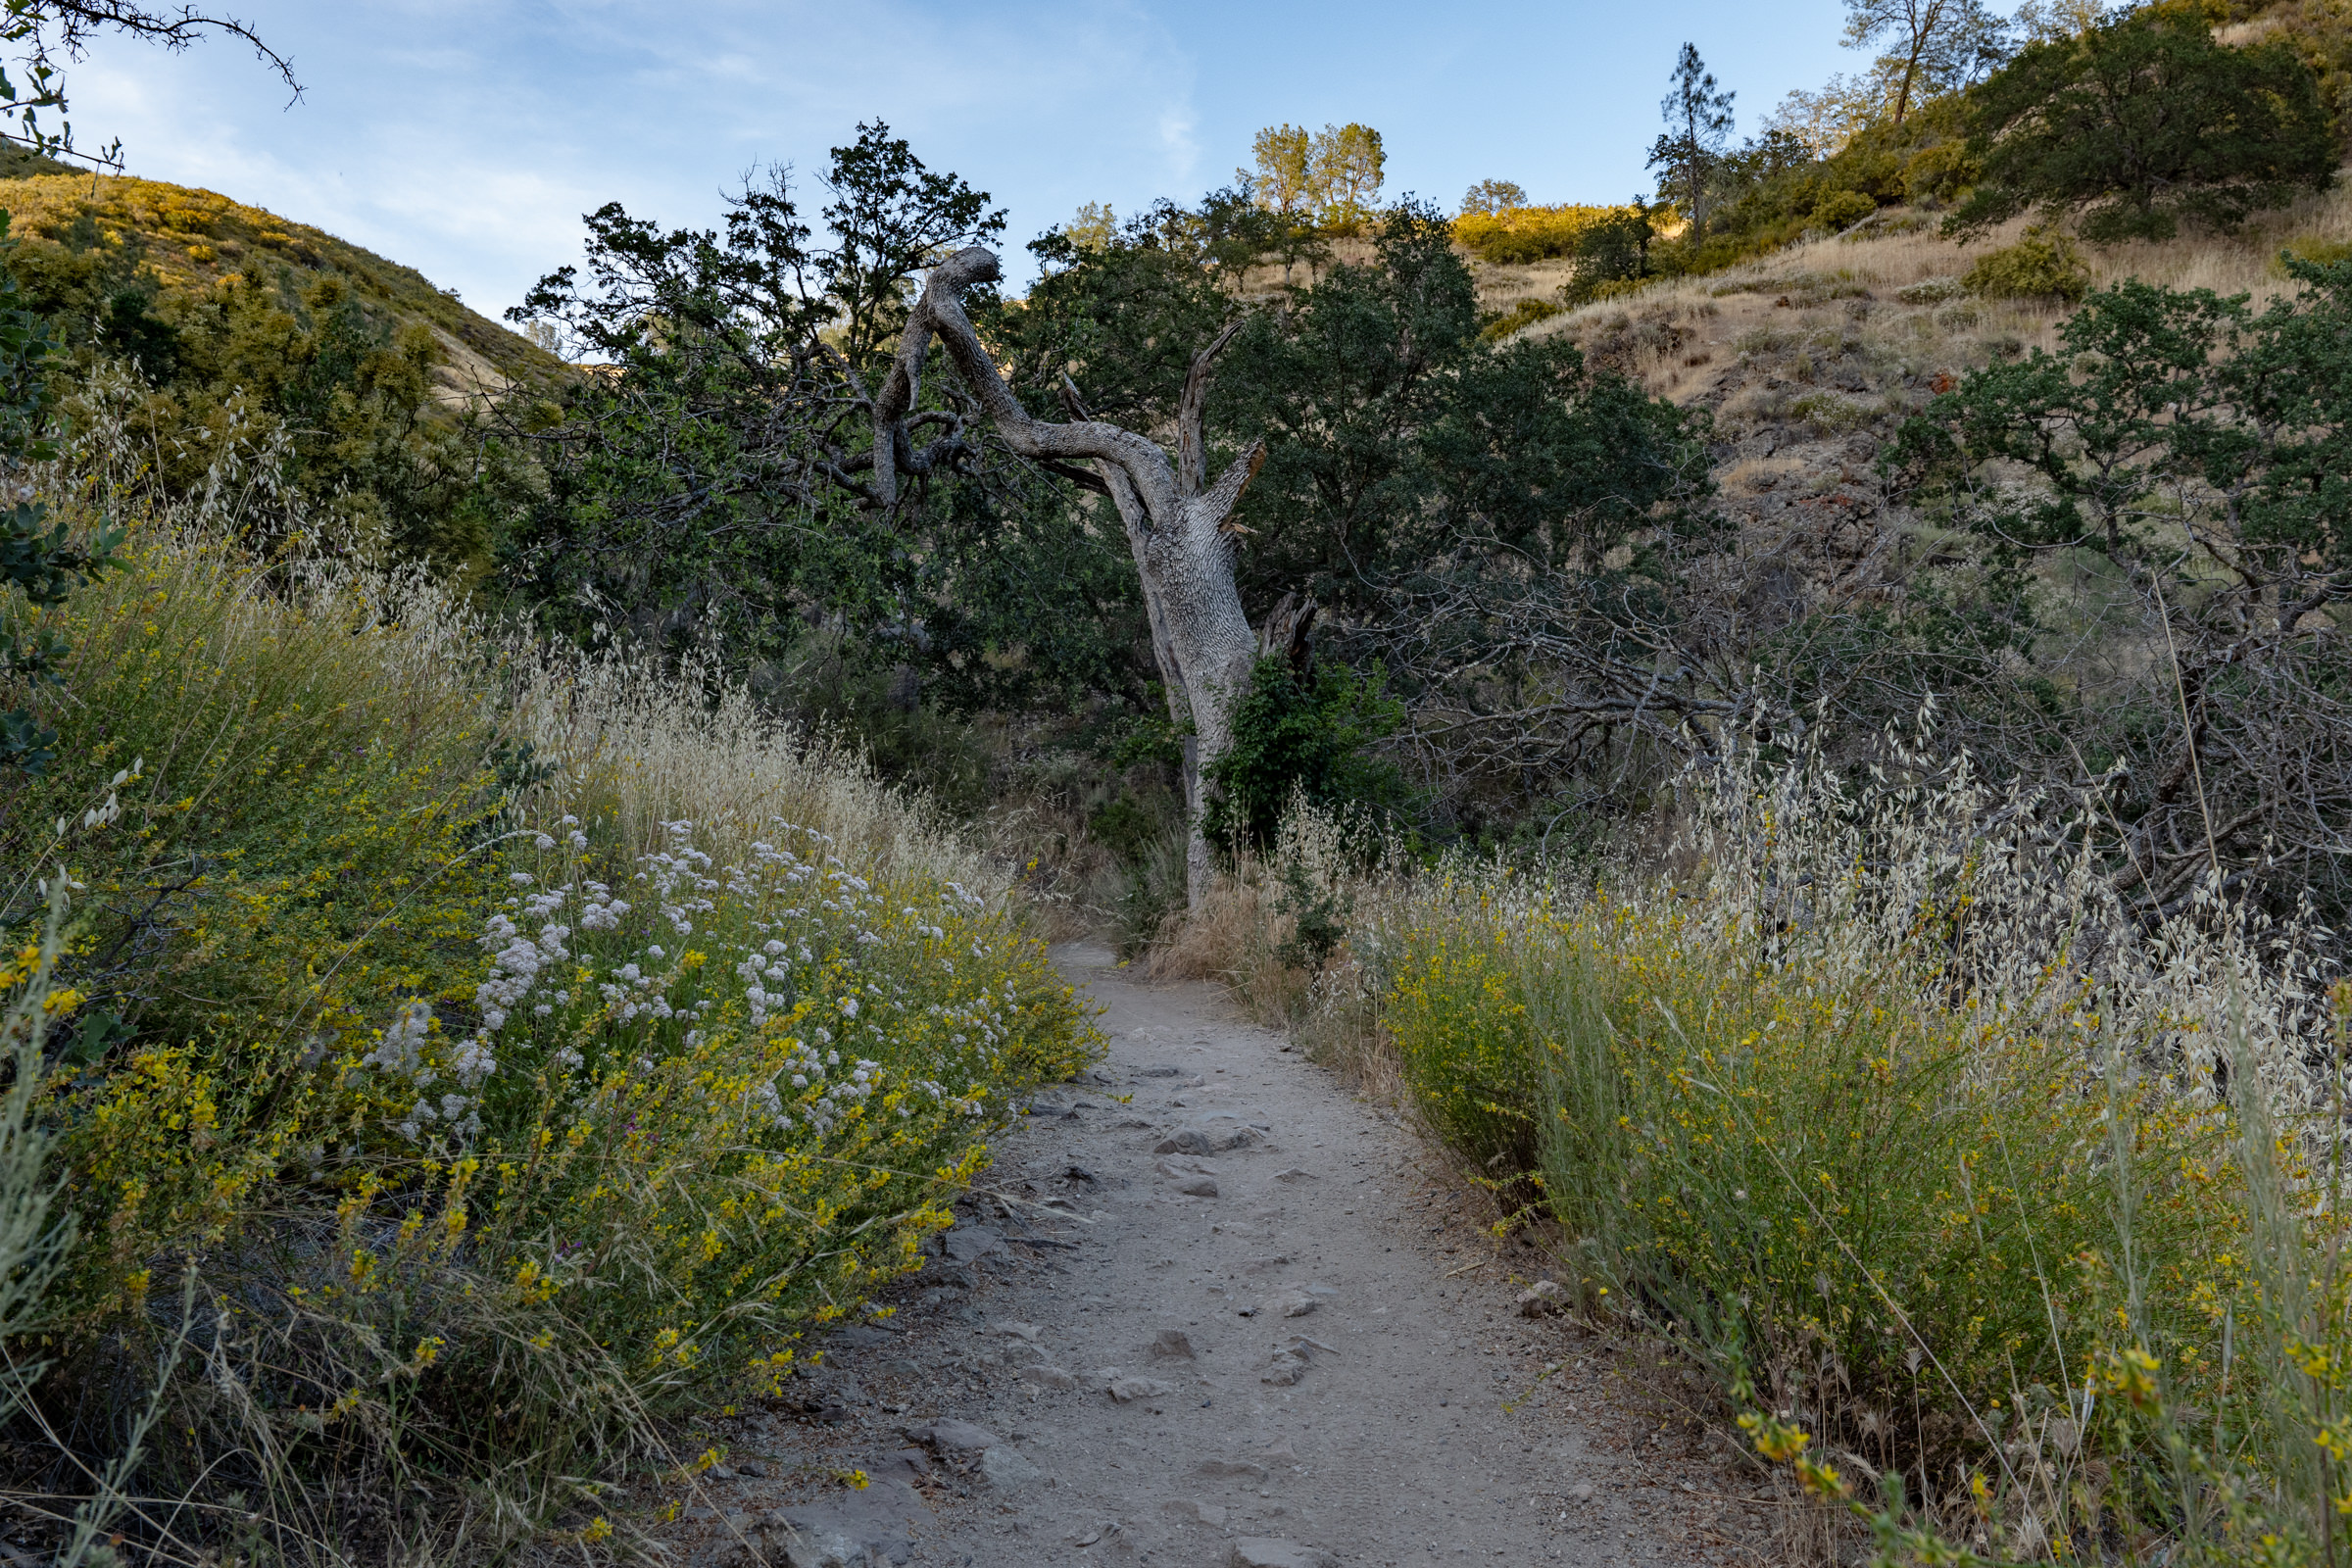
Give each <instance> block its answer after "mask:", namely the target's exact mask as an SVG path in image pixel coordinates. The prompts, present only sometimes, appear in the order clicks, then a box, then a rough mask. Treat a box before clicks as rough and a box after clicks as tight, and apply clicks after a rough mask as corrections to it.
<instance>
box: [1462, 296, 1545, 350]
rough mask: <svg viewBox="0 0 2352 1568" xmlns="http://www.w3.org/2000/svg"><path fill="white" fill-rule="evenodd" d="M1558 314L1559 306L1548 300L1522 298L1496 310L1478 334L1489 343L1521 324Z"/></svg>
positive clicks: (1524, 324)
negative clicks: (1508, 306)
mask: <svg viewBox="0 0 2352 1568" xmlns="http://www.w3.org/2000/svg"><path fill="white" fill-rule="evenodd" d="M1559 314H1560V307H1559V306H1557V305H1554V304H1552V303H1551V301H1549V300H1543V299H1533V298H1530V299H1524V300H1520V301H1519V302H1517V303H1516V304H1514V305H1513V306H1512V307H1511V308H1510V309H1509V310H1507V311H1498V312H1496V313H1495V319H1493V320H1491V321H1489V322H1488V323H1487V324H1486V325H1484V326H1482V327H1480V328H1479V329H1478V335H1479V336H1480V337H1483V338H1485V339H1486V340H1487V341H1488V342H1490V343H1495V342H1499V341H1501V340H1502V339H1503V338H1506V337H1509V336H1510V335H1511V334H1512V333H1513V332H1516V331H1518V330H1519V329H1520V328H1521V327H1523V326H1533V325H1535V324H1536V323H1537V322H1538V321H1543V320H1548V319H1551V318H1552V317H1555V316H1557V315H1559Z"/></svg>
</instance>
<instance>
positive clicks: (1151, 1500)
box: [668, 947, 1768, 1568]
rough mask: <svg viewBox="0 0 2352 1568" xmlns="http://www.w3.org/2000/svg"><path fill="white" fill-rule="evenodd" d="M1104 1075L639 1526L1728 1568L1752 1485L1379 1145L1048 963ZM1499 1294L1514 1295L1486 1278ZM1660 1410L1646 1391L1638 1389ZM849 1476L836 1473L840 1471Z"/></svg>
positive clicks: (895, 1541)
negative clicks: (1542, 1306) (1059, 974)
mask: <svg viewBox="0 0 2352 1568" xmlns="http://www.w3.org/2000/svg"><path fill="white" fill-rule="evenodd" d="M1058 956H1059V957H1060V960H1061V962H1062V965H1063V968H1064V971H1065V972H1066V973H1067V974H1068V975H1069V977H1070V979H1071V980H1072V981H1073V982H1074V983H1076V984H1079V985H1081V986H1083V987H1086V988H1088V989H1089V990H1091V992H1092V994H1093V996H1094V997H1095V999H1096V1000H1097V1001H1098V1002H1099V1003H1101V1004H1102V1005H1103V1006H1104V1008H1105V1012H1104V1016H1103V1028H1104V1031H1105V1033H1106V1034H1107V1035H1108V1036H1109V1038H1110V1055H1109V1058H1108V1060H1107V1061H1106V1062H1104V1063H1103V1066H1102V1067H1101V1068H1099V1069H1097V1070H1096V1072H1095V1073H1093V1074H1092V1075H1091V1077H1090V1079H1089V1080H1088V1081H1086V1082H1084V1083H1080V1084H1075V1085H1062V1086H1057V1087H1056V1088H1054V1089H1053V1090H1051V1091H1048V1092H1044V1093H1041V1094H1040V1095H1039V1096H1038V1097H1037V1100H1036V1103H1034V1105H1033V1106H1032V1108H1031V1115H1030V1117H1029V1118H1028V1119H1027V1121H1026V1122H1025V1123H1024V1125H1023V1126H1022V1127H1021V1129H1020V1130H1019V1131H1017V1132H1016V1133H1015V1134H1013V1135H1012V1136H1010V1137H1008V1138H1007V1139H1005V1142H1004V1143H1003V1145H1002V1146H1001V1147H1000V1149H999V1151H998V1157H997V1163H996V1166H995V1167H994V1169H993V1170H991V1171H990V1172H989V1174H988V1175H987V1176H986V1177H984V1178H983V1181H982V1185H981V1187H980V1189H979V1190H977V1191H976V1192H975V1193H974V1194H973V1195H972V1198H971V1200H970V1201H967V1202H966V1203H965V1204H963V1205H961V1208H962V1210H963V1211H964V1212H965V1213H966V1214H967V1215H968V1217H966V1218H965V1219H963V1220H962V1222H961V1223H959V1224H958V1225H957V1226H956V1228H955V1229H954V1230H952V1231H950V1232H948V1233H947V1234H946V1235H945V1236H944V1237H942V1238H940V1239H939V1246H940V1255H939V1256H938V1257H936V1258H935V1259H933V1261H932V1262H931V1263H930V1264H928V1265H927V1266H926V1267H925V1268H924V1269H923V1270H922V1271H920V1272H919V1273H918V1274H916V1275H914V1276H912V1277H911V1278H909V1279H907V1280H906V1281H904V1282H902V1284H901V1285H900V1286H899V1287H897V1288H896V1289H895V1290H894V1291H893V1292H892V1293H891V1294H890V1295H889V1296H888V1297H887V1298H886V1299H885V1303H884V1304H889V1305H893V1306H895V1307H896V1308H897V1310H896V1311H895V1312H893V1313H892V1314H891V1315H889V1316H888V1317H886V1318H878V1319H872V1320H868V1321H861V1322H858V1323H856V1324H854V1325H851V1326H849V1327H847V1328H845V1329H843V1330H841V1331H839V1332H837V1333H836V1334H835V1335H834V1336H833V1337H832V1338H831V1340H830V1341H829V1342H828V1343H827V1345H826V1347H825V1354H824V1357H823V1364H822V1365H821V1366H818V1367H813V1368H808V1369H805V1370H804V1372H803V1373H802V1374H801V1375H800V1376H799V1377H796V1378H795V1379H794V1380H792V1383H791V1386H790V1390H789V1392H788V1394H787V1396H786V1397H784V1398H782V1399H779V1400H776V1401H771V1403H770V1404H769V1405H768V1406H766V1407H765V1408H761V1409H756V1410H750V1411H745V1412H741V1413H740V1414H738V1415H737V1416H735V1417H733V1418H730V1419H728V1420H725V1421H721V1422H719V1423H717V1424H716V1425H715V1427H714V1428H713V1432H712V1435H713V1436H714V1438H715V1439H716V1441H717V1444H718V1446H720V1448H721V1449H722V1450H723V1452H724V1455H725V1457H724V1459H723V1461H722V1462H721V1463H719V1464H718V1465H716V1466H714V1467H713V1468H711V1470H710V1471H708V1472H706V1473H705V1475H704V1476H703V1477H701V1478H700V1480H699V1481H698V1483H697V1484H696V1486H695V1488H694V1492H693V1495H692V1496H691V1497H689V1498H688V1499H686V1500H687V1503H688V1505H687V1506H686V1507H685V1509H684V1513H683V1515H682V1517H681V1519H680V1520H679V1522H678V1523H677V1525H675V1526H673V1527H672V1535H671V1538H670V1540H669V1543H668V1544H669V1545H670V1546H671V1547H672V1549H673V1550H674V1551H676V1553H677V1554H678V1555H677V1560H680V1561H682V1562H685V1563H692V1564H708V1565H710V1568H734V1565H737V1564H744V1565H749V1564H758V1563H764V1564H774V1565H785V1564H789V1565H791V1568H836V1565H847V1564H856V1565H858V1568H868V1565H877V1564H882V1563H891V1564H918V1565H954V1568H1016V1565H1018V1568H1028V1565H1033V1564H1065V1563H1067V1564H1087V1563H1104V1562H1110V1563H1135V1562H1147V1563H1153V1564H1169V1565H1200V1568H1227V1565H1247V1568H1342V1565H1345V1568H1357V1565H1373V1564H1381V1565H1420V1564H1439V1563H1444V1564H1454V1563H1463V1562H1472V1561H1481V1560H1485V1561H1494V1560H1497V1559H1499V1560H1504V1561H1510V1562H1561V1563H1572V1564H1593V1565H1600V1564H1619V1563H1624V1564H1637V1563H1638V1564H1651V1563H1717V1562H1721V1563H1727V1564H1728V1563H1734V1562H1740V1561H1758V1560H1761V1559H1762V1558H1763V1556H1764V1555H1766V1553H1767V1551H1768V1547H1767V1539H1768V1537H1767V1534H1766V1529H1765V1527H1766V1524H1767V1520H1766V1518H1765V1511H1764V1510H1761V1509H1758V1508H1754V1507H1752V1506H1749V1505H1748V1497H1749V1495H1752V1494H1753V1493H1754V1492H1755V1491H1756V1486H1755V1483H1754V1481H1753V1479H1752V1478H1751V1477H1747V1476H1742V1475H1740V1474H1739V1473H1738V1472H1737V1471H1736V1470H1735V1469H1732V1468H1729V1467H1728V1466H1729V1465H1730V1464H1731V1463H1732V1461H1731V1460H1730V1459H1729V1458H1728V1456H1727V1454H1726V1452H1725V1450H1724V1448H1723V1446H1720V1445H1717V1446H1709V1445H1708V1443H1707V1442H1706V1441H1705V1440H1704V1439H1703V1436H1702V1434H1703V1430H1704V1429H1703V1428H1700V1427H1698V1426H1696V1425H1695V1424H1693V1423H1691V1422H1689V1421H1687V1420H1683V1421H1677V1420H1673V1419H1666V1420H1663V1421H1662V1420H1661V1412H1662V1411H1663V1412H1664V1413H1665V1414H1667V1415H1669V1416H1671V1414H1672V1412H1671V1408H1670V1405H1662V1404H1661V1401H1660V1398H1659V1397H1658V1391H1657V1389H1656V1388H1654V1387H1650V1386H1649V1385H1646V1384H1642V1381H1641V1377H1642V1375H1641V1374H1639V1373H1637V1374H1636V1376H1635V1379H1634V1384H1633V1385H1632V1386H1636V1387H1640V1388H1641V1389H1642V1397H1640V1398H1637V1399H1632V1400H1630V1401H1629V1398H1628V1397H1627V1395H1626V1393H1625V1392H1624V1391H1625V1389H1626V1388H1627V1387H1628V1386H1629V1385H1628V1383H1627V1381H1626V1374H1627V1369H1628V1367H1629V1365H1631V1364H1632V1363H1634V1362H1637V1361H1639V1362H1643V1363H1646V1365H1647V1367H1648V1372H1647V1376H1648V1378H1649V1379H1650V1382H1651V1383H1652V1384H1654V1383H1655V1382H1656V1380H1658V1379H1661V1378H1671V1377H1672V1376H1673V1375H1674V1374H1672V1373H1670V1372H1662V1371H1659V1370H1657V1367H1656V1360H1657V1358H1656V1356H1655V1355H1654V1354H1649V1355H1644V1354H1643V1353H1642V1349H1641V1348H1640V1347H1639V1345H1638V1343H1636V1342H1628V1341H1622V1340H1614V1339H1610V1338H1607V1337H1605V1336H1595V1335H1593V1334H1591V1333H1589V1332H1587V1331H1585V1330H1584V1329H1582V1328H1581V1327H1579V1326H1577V1325H1576V1324H1574V1323H1573V1322H1572V1321H1571V1320H1567V1319H1563V1318H1559V1317H1552V1316H1544V1317H1534V1318H1531V1317H1528V1316H1525V1315H1523V1314H1522V1310H1521V1308H1522V1302H1521V1297H1522V1295H1523V1294H1525V1292H1526V1290H1527V1288H1528V1285H1529V1283H1530V1282H1531V1281H1533V1280H1535V1279H1537V1278H1539V1277H1541V1276H1542V1275H1543V1274H1544V1272H1545V1271H1544V1268H1543V1267H1542V1259H1541V1258H1540V1257H1539V1255H1538V1254H1536V1253H1535V1252H1533V1251H1524V1252H1522V1251H1519V1250H1516V1249H1511V1248H1499V1249H1498V1244H1497V1243H1495V1240H1494V1239H1493V1237H1492V1236H1490V1235H1489V1234H1488V1233H1487V1232H1486V1231H1485V1230H1483V1229H1482V1228H1481V1227H1480V1226H1479V1224H1478V1218H1479V1217H1480V1214H1481V1212H1482V1210H1480V1209H1479V1208H1477V1207H1476V1206H1474V1205H1473V1204H1471V1203H1470V1202H1468V1201H1466V1200H1465V1199H1464V1198H1463V1196H1462V1192H1461V1188H1460V1186H1459V1183H1458V1179H1457V1178H1455V1177H1453V1176H1451V1175H1450V1174H1449V1173H1448V1172H1447V1170H1446V1166H1445V1164H1444V1162H1443V1161H1442V1160H1441V1159H1439V1158H1438V1157H1437V1156H1435V1155H1434V1154H1433V1153H1432V1152H1430V1151H1429V1150H1428V1149H1427V1148H1426V1147H1425V1146H1424V1145H1423V1144H1422V1143H1421V1142H1420V1141H1419V1139H1417V1138H1416V1137H1415V1136H1414V1134H1413V1133H1412V1132H1410V1131H1409V1130H1408V1129H1406V1128H1405V1127H1403V1126H1402V1125H1400V1124H1399V1122H1398V1121H1397V1119H1396V1118H1395V1117H1394V1116H1393V1115H1391V1114H1389V1113H1387V1112H1385V1111H1383V1110H1382V1109H1380V1108H1379V1107H1376V1106H1374V1105H1371V1104H1368V1103H1363V1102H1362V1101H1360V1100H1358V1099H1356V1098H1354V1097H1352V1096H1350V1094H1349V1093H1348V1091H1347V1090H1346V1089H1345V1088H1344V1087H1343V1086H1342V1085H1341V1084H1340V1082H1339V1081H1338V1080H1337V1079H1336V1078H1335V1077H1334V1076H1333V1075H1332V1074H1330V1073H1329V1072H1326V1071H1324V1070H1323V1069H1321V1068H1318V1067H1316V1066H1314V1065H1312V1064H1310V1063H1309V1062H1307V1061H1306V1060H1305V1059H1304V1058H1303V1057H1302V1056H1300V1055H1299V1054H1295V1053H1293V1052H1292V1051H1291V1049H1290V1048H1289V1047H1288V1046H1287V1045H1285V1043H1284V1042H1283V1041H1282V1039H1281V1037H1279V1036H1277V1035H1274V1034H1270V1033H1268V1032H1266V1031H1264V1030H1262V1029H1257V1028H1253V1027H1251V1026H1250V1025H1247V1024H1243V1023H1239V1022H1236V1021H1234V1020H1233V1019H1232V1017H1231V1016H1230V1008H1229V1007H1228V1006H1227V1005H1225V1003H1224V1002H1223V999H1222V998H1221V996H1220V995H1219V994H1218V993H1217V992H1216V991H1215V990H1214V989H1213V988H1211V987H1208V986H1201V985H1195V986H1174V987H1145V986H1142V985H1140V984H1136V983H1133V982H1131V981H1130V980H1129V979H1128V978H1127V977H1126V976H1125V975H1124V974H1123V973H1122V971H1120V970H1119V969H1118V968H1117V967H1116V966H1115V964H1114V963H1113V961H1112V960H1111V957H1110V956H1109V955H1108V954H1107V953H1105V952H1103V950H1101V949H1099V948H1085V947H1076V948H1069V949H1064V950H1061V951H1060V953H1059V955H1058ZM1514 1276H1516V1277H1514ZM1669 1393H1671V1389H1669ZM859 1473H862V1475H863V1476H864V1477H865V1478H866V1481H865V1485H864V1486H863V1487H862V1488H860V1487H858V1486H857V1485H856V1478H857V1476H858V1474H859Z"/></svg>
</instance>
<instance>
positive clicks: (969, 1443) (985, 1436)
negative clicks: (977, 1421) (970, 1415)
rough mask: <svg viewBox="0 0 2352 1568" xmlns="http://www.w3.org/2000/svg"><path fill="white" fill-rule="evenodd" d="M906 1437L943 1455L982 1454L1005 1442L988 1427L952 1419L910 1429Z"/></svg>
mask: <svg viewBox="0 0 2352 1568" xmlns="http://www.w3.org/2000/svg"><path fill="white" fill-rule="evenodd" d="M907 1437H909V1438H911V1439H912V1440H913V1441H915V1442H916V1443H921V1444H926V1445H928V1446H931V1447H934V1448H937V1449H938V1450H939V1451H940V1452H942V1453H980V1452H983V1451H985V1450H987V1449H989V1448H993V1447H995V1446H997V1445H998V1444H1000V1443H1003V1442H1004V1441H1005V1440H1004V1439H1003V1438H1000V1437H998V1436H997V1435H996V1434H995V1433H994V1432H991V1431H989V1430H988V1428H986V1427H976V1426H974V1425H972V1423H970V1422H969V1421H957V1420H955V1419H954V1418H952V1417H951V1418H949V1419H947V1420H944V1421H934V1422H932V1423H931V1424H930V1425H929V1426H922V1427H908V1428H907Z"/></svg>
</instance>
